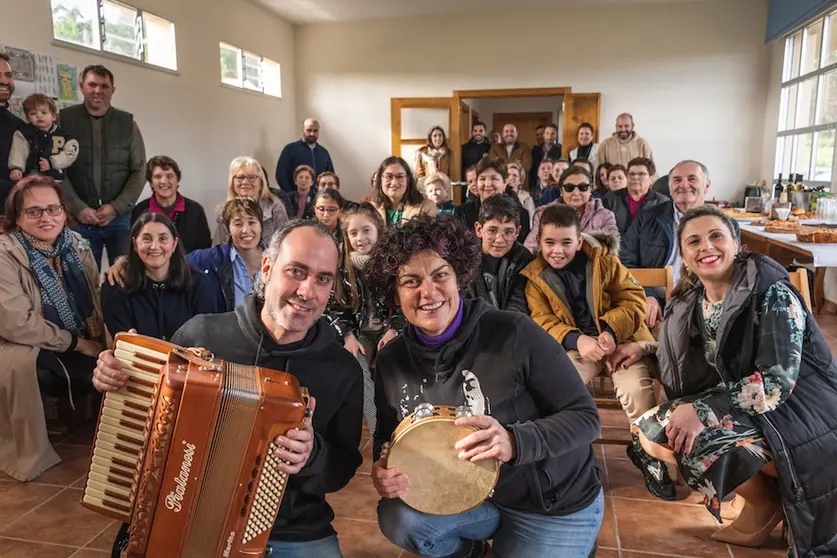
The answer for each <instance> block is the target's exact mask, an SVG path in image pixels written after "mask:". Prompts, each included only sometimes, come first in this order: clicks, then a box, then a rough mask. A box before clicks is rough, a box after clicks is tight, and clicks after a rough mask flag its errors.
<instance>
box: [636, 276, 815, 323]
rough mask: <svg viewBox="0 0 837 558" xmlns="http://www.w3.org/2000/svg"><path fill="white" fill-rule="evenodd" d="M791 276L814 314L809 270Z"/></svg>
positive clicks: (792, 281) (794, 284)
mask: <svg viewBox="0 0 837 558" xmlns="http://www.w3.org/2000/svg"><path fill="white" fill-rule="evenodd" d="M789 275H790V282H791V285H793V286H794V287H796V290H797V291H799V294H801V295H802V300H803V302H804V303H805V307H806V308H807V309H808V311H809V312H813V310H814V309H813V308H811V288H810V285H809V284H808V270H807V269H805V268H804V267H800V268H798V269H797V270H796V271H791V272H790V273H789ZM638 280H639V279H637V281H638Z"/></svg>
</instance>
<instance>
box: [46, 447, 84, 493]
mask: <svg viewBox="0 0 837 558" xmlns="http://www.w3.org/2000/svg"><path fill="white" fill-rule="evenodd" d="M53 447H54V448H55V451H56V452H57V453H58V455H59V456H61V459H62V461H61V463H59V464H58V465H56V466H55V467H52V468H51V469H47V470H46V471H44V472H43V473H42V474H41V476H39V477H38V478H36V479H35V480H34V481H33V482H36V483H38V484H55V485H58V486H70V485H71V484H73V483H74V482H76V481H77V480H79V479H80V478H82V477H84V476H85V475H87V472H88V471H89V469H90V448H89V447H85V446H68V445H65V444H56V445H55V446H53Z"/></svg>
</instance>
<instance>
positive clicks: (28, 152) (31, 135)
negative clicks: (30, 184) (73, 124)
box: [9, 93, 78, 182]
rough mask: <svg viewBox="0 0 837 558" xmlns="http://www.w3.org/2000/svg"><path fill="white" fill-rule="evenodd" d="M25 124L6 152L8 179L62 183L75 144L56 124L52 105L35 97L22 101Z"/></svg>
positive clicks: (74, 154) (44, 98) (75, 150)
mask: <svg viewBox="0 0 837 558" xmlns="http://www.w3.org/2000/svg"><path fill="white" fill-rule="evenodd" d="M23 112H24V113H25V114H26V121H27V122H28V124H26V125H25V126H23V127H22V128H21V129H20V130H18V131H17V132H15V135H14V138H13V139H12V147H11V150H10V151H9V171H10V172H9V178H11V179H12V180H13V181H15V182H17V181H18V180H20V179H21V178H23V177H24V176H28V175H30V174H36V173H38V174H44V175H46V176H49V177H51V178H54V179H55V180H58V181H61V180H64V176H65V172H64V170H65V169H67V168H68V167H70V166H71V165H72V164H73V163H75V162H76V157H77V156H78V141H77V140H75V139H73V138H72V137H70V135H69V134H67V132H66V131H64V130H62V129H61V128H59V127H58V124H56V121H57V120H58V107H56V106H55V101H53V100H52V99H50V98H49V97H47V96H46V95H43V94H41V93H36V94H34V95H29V96H28V97H26V99H24V100H23Z"/></svg>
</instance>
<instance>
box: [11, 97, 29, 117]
mask: <svg viewBox="0 0 837 558" xmlns="http://www.w3.org/2000/svg"><path fill="white" fill-rule="evenodd" d="M9 112H11V113H12V114H14V115H15V116H17V117H18V118H20V119H21V120H25V118H24V114H23V99H22V98H20V97H12V98H11V99H9Z"/></svg>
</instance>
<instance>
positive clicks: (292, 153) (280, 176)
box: [276, 140, 334, 192]
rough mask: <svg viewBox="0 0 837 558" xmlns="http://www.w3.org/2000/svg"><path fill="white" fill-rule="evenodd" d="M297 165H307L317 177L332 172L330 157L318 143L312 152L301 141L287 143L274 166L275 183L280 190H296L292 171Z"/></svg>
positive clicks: (332, 166)
mask: <svg viewBox="0 0 837 558" xmlns="http://www.w3.org/2000/svg"><path fill="white" fill-rule="evenodd" d="M299 165H308V166H309V167H311V168H313V169H314V173H315V174H316V175H317V176H319V175H320V173H323V172H326V171H328V172H334V165H333V164H332V163H331V155H329V154H328V150H327V149H326V148H325V147H323V146H322V145H320V144H319V143H318V144H316V145H314V149H313V150H312V149H311V148H310V147H308V144H307V143H305V142H304V141H302V140H299V141H295V142H293V143H289V144H288V145H286V146H285V149H283V150H282V154H281V155H280V156H279V162H278V163H277V164H276V182H277V183H278V184H279V187H280V188H281V189H282V190H284V191H286V192H293V191H295V190H296V185H295V184H294V170H296V168H297V167H298V166H299ZM315 178H316V177H315ZM312 190H313V188H312Z"/></svg>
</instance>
